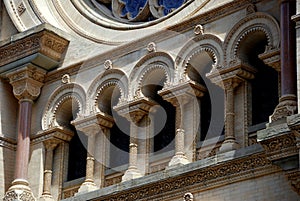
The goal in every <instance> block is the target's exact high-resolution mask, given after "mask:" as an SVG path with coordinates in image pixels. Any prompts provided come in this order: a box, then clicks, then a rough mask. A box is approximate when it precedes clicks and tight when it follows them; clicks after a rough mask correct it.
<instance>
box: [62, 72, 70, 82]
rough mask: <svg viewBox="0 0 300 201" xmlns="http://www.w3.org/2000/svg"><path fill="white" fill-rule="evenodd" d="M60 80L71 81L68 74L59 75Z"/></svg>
mask: <svg viewBox="0 0 300 201" xmlns="http://www.w3.org/2000/svg"><path fill="white" fill-rule="evenodd" d="M61 82H62V83H63V84H69V83H70V82H71V80H70V75H69V74H64V75H63V76H62V77H61Z"/></svg>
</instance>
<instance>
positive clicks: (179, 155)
mask: <svg viewBox="0 0 300 201" xmlns="http://www.w3.org/2000/svg"><path fill="white" fill-rule="evenodd" d="M170 102H171V103H172V104H173V105H174V106H175V108H176V135H175V155H174V156H173V157H172V159H171V161H170V162H169V167H174V166H179V165H185V164H188V163H189V162H190V161H189V160H188V159H187V157H186V155H185V151H184V129H183V127H184V125H183V121H182V119H183V118H182V116H183V107H184V105H185V104H186V103H188V102H189V100H188V98H187V97H186V96H178V97H174V98H173V99H172V100H171V101H170Z"/></svg>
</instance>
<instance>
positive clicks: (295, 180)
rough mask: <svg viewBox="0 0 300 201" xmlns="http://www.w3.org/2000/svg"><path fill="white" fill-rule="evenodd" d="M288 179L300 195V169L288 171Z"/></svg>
mask: <svg viewBox="0 0 300 201" xmlns="http://www.w3.org/2000/svg"><path fill="white" fill-rule="evenodd" d="M286 176H287V178H288V180H289V181H290V183H291V186H292V188H293V190H294V191H295V192H297V193H298V194H299V195H300V170H295V171H289V172H287V173H286Z"/></svg>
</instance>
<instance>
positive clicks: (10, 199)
mask: <svg viewBox="0 0 300 201" xmlns="http://www.w3.org/2000/svg"><path fill="white" fill-rule="evenodd" d="M14 200H22V201H36V199H35V197H34V195H33V193H32V191H31V189H30V188H29V187H28V185H27V184H26V185H24V184H22V182H20V183H15V184H14V185H13V186H11V187H10V188H9V189H8V191H7V192H6V194H5V196H4V198H3V201H14Z"/></svg>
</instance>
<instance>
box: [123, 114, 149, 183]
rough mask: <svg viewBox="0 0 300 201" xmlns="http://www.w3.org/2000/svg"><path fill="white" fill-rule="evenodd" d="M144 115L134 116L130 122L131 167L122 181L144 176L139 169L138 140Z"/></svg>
mask: <svg viewBox="0 0 300 201" xmlns="http://www.w3.org/2000/svg"><path fill="white" fill-rule="evenodd" d="M143 117H144V114H141V115H134V116H133V117H132V118H128V119H129V120H130V144H129V167H128V169H127V170H126V172H125V174H124V175H123V177H122V181H127V180H131V179H135V178H139V177H141V176H143V175H142V174H141V172H140V171H139V169H138V167H137V160H138V142H137V141H138V140H137V132H138V125H139V122H140V120H141V119H142V118H143Z"/></svg>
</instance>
